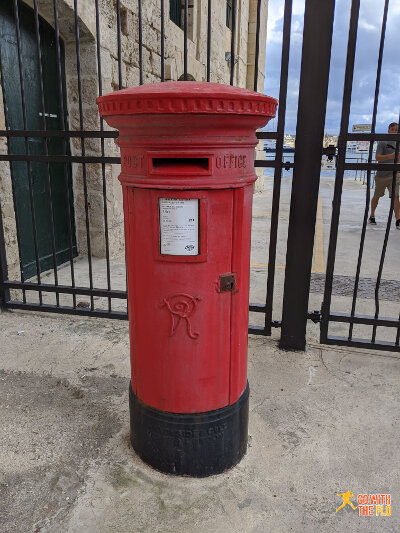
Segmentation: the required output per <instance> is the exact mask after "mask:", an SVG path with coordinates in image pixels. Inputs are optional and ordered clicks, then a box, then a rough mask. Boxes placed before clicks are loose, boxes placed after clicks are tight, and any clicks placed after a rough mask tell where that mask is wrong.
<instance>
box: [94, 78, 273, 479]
mask: <svg viewBox="0 0 400 533" xmlns="http://www.w3.org/2000/svg"><path fill="white" fill-rule="evenodd" d="M97 103H98V106H99V110H100V114H101V116H102V117H104V118H105V120H106V121H107V123H108V124H109V125H110V126H112V127H114V128H118V130H119V132H120V135H119V138H118V141H117V142H118V145H119V146H120V148H121V164H122V173H121V175H120V177H119V179H120V181H121V183H122V187H123V195H124V214H125V240H126V262H127V272H128V295H129V299H128V301H129V321H130V342H131V365H132V382H131V387H130V400H129V401H130V413H131V441H132V445H133V448H134V449H135V451H136V452H137V453H138V454H139V455H140V457H141V458H142V459H143V460H144V461H145V462H147V463H148V464H150V465H151V466H153V467H154V468H156V469H158V470H161V471H163V472H169V473H173V474H179V475H190V476H196V477H203V476H208V475H212V474H216V473H219V472H222V471H224V470H226V469H227V468H230V467H232V466H233V465H235V464H236V463H238V462H239V461H240V459H241V458H242V457H243V455H244V454H245V452H246V447H247V425H248V402H249V386H248V383H247V374H246V365H247V329H248V309H249V268H250V267H249V263H250V230H251V207H252V194H253V183H254V181H255V180H256V175H255V173H254V147H255V146H256V144H257V139H256V136H255V130H256V128H259V127H261V126H264V124H266V123H267V122H268V120H269V119H270V118H272V117H273V116H275V111H276V107H277V101H276V100H275V99H273V98H270V97H268V96H263V95H261V94H258V93H255V92H252V91H247V90H244V89H239V88H236V87H231V86H226V85H220V84H214V83H197V82H168V83H156V84H149V85H142V86H140V87H135V88H134V89H126V90H122V91H117V92H115V93H112V94H108V95H106V96H102V97H100V98H98V99H97Z"/></svg>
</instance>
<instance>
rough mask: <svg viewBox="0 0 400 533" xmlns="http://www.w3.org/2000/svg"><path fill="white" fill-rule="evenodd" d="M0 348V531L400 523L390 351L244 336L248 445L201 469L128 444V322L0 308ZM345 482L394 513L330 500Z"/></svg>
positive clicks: (399, 526) (395, 381) (130, 532)
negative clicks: (192, 473)
mask: <svg viewBox="0 0 400 533" xmlns="http://www.w3.org/2000/svg"><path fill="white" fill-rule="evenodd" d="M18 332H19V333H20V334H18ZM22 332H23V333H22ZM0 347H1V348H0V368H1V376H0V403H1V406H0V420H1V428H2V432H1V434H0V449H1V451H0V463H1V478H0V484H1V497H0V510H1V518H0V530H1V531H2V532H4V533H11V532H12V533H14V532H15V533H25V532H27V533H33V532H35V531H36V532H39V530H40V531H41V532H52V533H53V532H54V533H59V532H65V533H78V532H79V533H82V532H84V533H139V532H143V533H154V532H163V533H164V532H171V533H180V532H182V533H187V532H189V531H190V532H196V533H197V532H199V533H200V532H201V533H203V532H213V533H214V532H215V533H217V532H254V533H256V532H257V533H258V532H260V533H261V532H266V533H269V532H279V533H286V532H304V531H307V532H314V531H315V532H318V533H319V532H321V531H324V532H330V531H332V532H337V531H355V532H362V533H366V532H371V533H372V532H377V531H387V532H395V531H399V530H400V503H399V502H400V481H399V477H398V471H399V447H398V441H399V436H400V429H399V427H400V426H399V412H400V400H399V389H400V379H399V378H400V360H399V356H398V355H397V354H396V355H393V354H387V353H372V352H367V351H364V352H361V351H356V350H353V351H351V350H344V349H340V348H338V349H328V348H327V347H322V346H318V345H316V344H315V345H311V346H309V348H308V350H307V352H305V353H296V352H283V351H280V350H278V348H277V344H276V341H275V340H274V339H262V338H257V337H252V338H250V341H249V382H250V387H251V399H250V400H251V401H250V428H249V433H250V440H249V448H248V453H247V455H246V456H245V458H244V459H243V460H242V462H241V463H240V464H239V465H238V466H237V467H236V468H234V469H232V470H231V471H230V472H227V473H226V474H222V475H220V476H216V477H211V478H208V479H202V480H198V479H188V478H175V477H171V476H166V475H163V474H160V473H158V472H156V471H154V470H152V469H151V468H149V467H148V466H146V465H145V464H144V463H143V462H142V461H141V460H140V459H139V458H138V457H137V456H136V455H135V453H134V452H133V450H132V448H131V447H130V444H129V420H128V383H129V360H128V353H129V352H128V350H129V348H128V332H127V323H125V322H118V321H110V320H108V321H107V320H101V319H79V318H71V317H66V316H51V315H39V314H34V313H21V312H13V313H11V312H3V313H2V314H0ZM348 490H352V491H353V493H354V494H355V497H354V498H353V499H352V501H353V502H354V503H355V504H356V497H357V494H365V493H367V494H370V493H372V494H375V493H379V494H382V493H390V494H391V495H392V516H391V517H385V518H383V517H360V516H358V511H354V510H353V509H351V508H350V507H349V506H348V505H347V506H346V507H345V508H344V509H342V510H340V511H339V512H338V513H336V508H338V507H339V506H340V505H341V503H342V499H341V498H340V497H338V496H337V493H341V492H346V491H348ZM356 505H357V504H356Z"/></svg>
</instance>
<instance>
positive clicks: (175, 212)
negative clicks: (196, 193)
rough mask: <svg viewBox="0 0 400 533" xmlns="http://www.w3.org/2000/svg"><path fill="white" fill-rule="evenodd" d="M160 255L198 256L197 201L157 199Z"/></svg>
mask: <svg viewBox="0 0 400 533" xmlns="http://www.w3.org/2000/svg"><path fill="white" fill-rule="evenodd" d="M159 207H160V233H161V235H160V237H161V238H160V241H161V253H162V254H164V255H198V254H199V201H198V200H180V199H177V198H176V199H175V198H159Z"/></svg>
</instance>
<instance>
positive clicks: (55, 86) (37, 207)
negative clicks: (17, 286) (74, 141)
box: [0, 0, 77, 279]
mask: <svg viewBox="0 0 400 533" xmlns="http://www.w3.org/2000/svg"><path fill="white" fill-rule="evenodd" d="M18 7H19V19H20V33H21V55H22V71H23V76H22V77H23V89H24V99H25V113H26V129H28V130H42V129H43V117H42V106H41V91H40V80H39V58H38V54H37V41H36V35H35V18H34V11H33V10H32V9H31V8H30V7H28V6H26V5H25V4H23V3H21V2H19V3H18ZM39 26H40V51H41V63H42V72H43V94H44V106H45V123H46V130H60V129H61V127H62V126H63V128H64V129H67V116H66V113H65V112H64V116H62V109H61V106H60V95H59V81H58V64H57V53H56V38H55V32H54V30H53V28H52V27H51V26H50V25H49V24H48V23H47V22H46V21H44V20H43V19H42V18H39ZM0 47H1V48H0V49H1V60H2V74H3V82H4V95H3V97H4V105H5V107H6V112H7V123H8V129H11V130H22V129H24V117H23V107H22V96H21V81H20V75H19V68H18V47H17V33H16V27H15V19H14V8H13V0H1V1H0ZM60 47H61V58H62V62H61V66H62V79H63V107H64V110H66V109H67V106H66V100H65V95H66V87H65V72H64V49H63V45H62V42H60ZM44 142H46V143H47V144H46V146H47V151H48V154H49V155H62V154H64V153H66V154H67V155H68V154H69V153H70V151H69V143H68V141H67V142H66V144H65V146H64V142H65V141H64V140H63V139H62V138H60V137H53V138H50V139H47V141H45V140H43V139H42V138H37V137H36V138H29V139H28V150H29V155H45V145H44ZM64 150H65V151H64ZM10 153H11V154H22V155H26V145H25V139H24V138H17V137H15V138H12V137H11V138H10ZM11 165H12V168H11V171H12V180H13V187H14V197H15V206H14V207H15V210H16V213H17V217H18V234H19V240H20V246H21V267H22V272H23V275H24V279H29V278H31V277H32V276H34V275H36V272H37V270H36V261H35V246H34V232H33V224H32V206H31V201H30V193H29V171H30V175H31V181H32V191H33V205H34V210H33V211H34V216H35V222H36V234H37V247H38V255H39V265H40V271H41V272H43V271H45V270H48V269H50V268H53V266H54V262H53V254H52V244H51V243H52V237H51V224H52V217H51V209H50V205H51V206H52V208H53V219H54V241H55V251H56V262H57V265H60V264H62V263H64V262H66V261H68V260H69V258H70V240H69V231H68V230H69V223H68V215H69V218H70V224H71V240H72V252H73V256H76V255H77V249H76V239H75V224H74V211H73V203H72V199H73V194H72V174H71V166H70V165H69V164H64V163H48V164H47V163H42V162H31V163H26V162H13V163H11ZM48 174H49V178H50V191H49V187H48V177H47V176H48ZM49 192H51V204H50V198H49ZM68 196H69V200H70V201H69V202H68Z"/></svg>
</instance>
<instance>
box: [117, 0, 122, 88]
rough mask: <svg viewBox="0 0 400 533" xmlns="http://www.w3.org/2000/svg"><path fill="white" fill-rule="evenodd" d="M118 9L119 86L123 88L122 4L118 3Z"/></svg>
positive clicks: (118, 1)
mask: <svg viewBox="0 0 400 533" xmlns="http://www.w3.org/2000/svg"><path fill="white" fill-rule="evenodd" d="M116 9H117V48H118V88H119V89H122V53H121V5H120V0H117V3H116Z"/></svg>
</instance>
